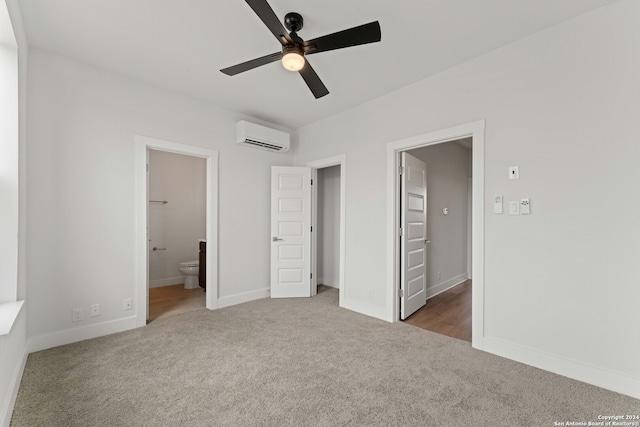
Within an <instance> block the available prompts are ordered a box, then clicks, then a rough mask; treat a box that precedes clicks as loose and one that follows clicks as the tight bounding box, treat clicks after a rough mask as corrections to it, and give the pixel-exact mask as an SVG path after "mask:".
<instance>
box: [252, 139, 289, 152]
mask: <svg viewBox="0 0 640 427" xmlns="http://www.w3.org/2000/svg"><path fill="white" fill-rule="evenodd" d="M244 143H245V144H247V145H255V146H256V148H264V149H267V150H274V151H282V150H283V149H284V147H282V146H281V145H273V144H269V143H268V142H262V141H256V140H255V139H245V140H244ZM285 151H286V150H285Z"/></svg>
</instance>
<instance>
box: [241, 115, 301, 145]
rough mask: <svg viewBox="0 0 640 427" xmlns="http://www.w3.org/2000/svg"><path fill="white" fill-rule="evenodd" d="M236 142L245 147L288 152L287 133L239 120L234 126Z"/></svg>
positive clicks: (289, 139) (289, 138)
mask: <svg viewBox="0 0 640 427" xmlns="http://www.w3.org/2000/svg"><path fill="white" fill-rule="evenodd" d="M236 132H237V133H236V142H237V143H238V144H240V145H244V146H247V147H252V148H258V149H261V150H267V151H277V152H279V153H284V152H285V151H289V146H290V141H291V137H290V135H289V134H288V133H286V132H282V131H279V130H276V129H271V128H268V127H266V126H261V125H257V124H255V123H251V122H247V121H245V120H240V121H239V122H238V123H237V125H236Z"/></svg>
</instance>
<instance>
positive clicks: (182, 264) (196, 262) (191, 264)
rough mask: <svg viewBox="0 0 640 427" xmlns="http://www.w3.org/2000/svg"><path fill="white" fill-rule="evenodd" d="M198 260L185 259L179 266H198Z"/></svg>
mask: <svg viewBox="0 0 640 427" xmlns="http://www.w3.org/2000/svg"><path fill="white" fill-rule="evenodd" d="M199 266H200V261H198V260H197V259H196V260H194V261H185V262H181V263H180V267H199Z"/></svg>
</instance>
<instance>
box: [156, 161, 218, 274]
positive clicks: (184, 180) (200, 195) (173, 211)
mask: <svg viewBox="0 0 640 427" xmlns="http://www.w3.org/2000/svg"><path fill="white" fill-rule="evenodd" d="M206 178H207V167H206V160H205V159H202V158H199V157H192V156H185V155H182V154H176V153H169V152H166V151H159V150H149V200H166V201H168V202H169V203H166V204H162V203H153V202H149V247H150V248H153V247H158V248H164V249H166V250H159V251H149V287H158V286H167V285H175V284H178V283H184V276H183V275H182V273H181V272H180V271H178V264H180V263H181V262H185V261H193V260H198V253H199V242H198V240H199V239H204V238H205V237H206V211H207V207H206V194H205V192H206Z"/></svg>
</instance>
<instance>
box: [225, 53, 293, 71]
mask: <svg viewBox="0 0 640 427" xmlns="http://www.w3.org/2000/svg"><path fill="white" fill-rule="evenodd" d="M281 58H282V53H281V52H275V53H271V54H269V55H265V56H263V57H260V58H256V59H252V60H251V61H247V62H243V63H242V64H237V65H234V66H232V67H227V68H223V69H222V70H220V71H222V72H223V73H224V74H226V75H227V76H235V75H236V74H240V73H243V72H245V71H249V70H253V69H254V68H257V67H260V66H261V65H266V64H270V63H271V62H275V61H279V60H280V59H281Z"/></svg>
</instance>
